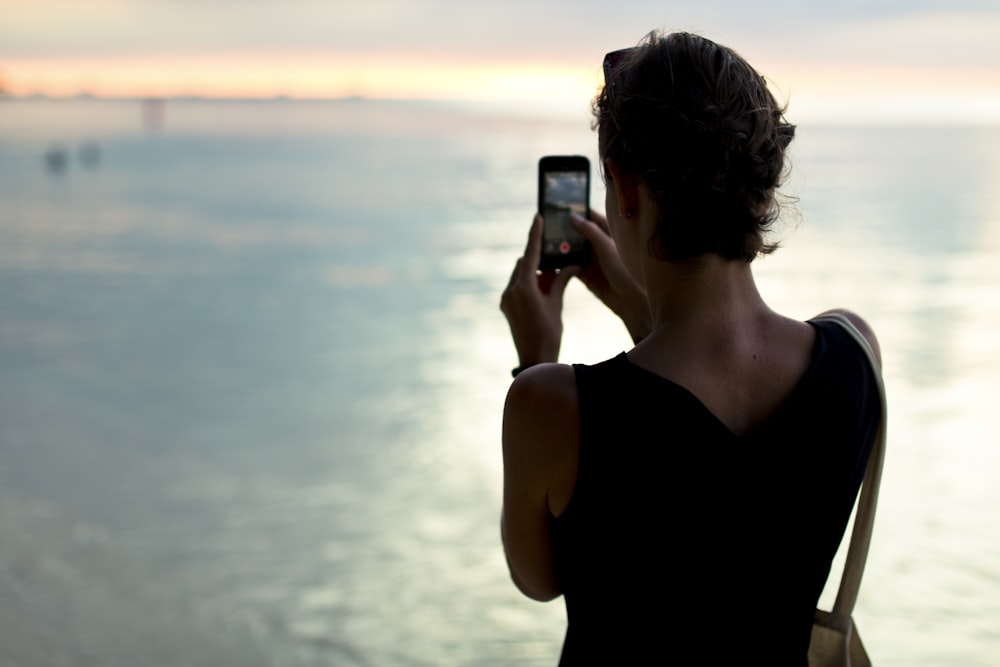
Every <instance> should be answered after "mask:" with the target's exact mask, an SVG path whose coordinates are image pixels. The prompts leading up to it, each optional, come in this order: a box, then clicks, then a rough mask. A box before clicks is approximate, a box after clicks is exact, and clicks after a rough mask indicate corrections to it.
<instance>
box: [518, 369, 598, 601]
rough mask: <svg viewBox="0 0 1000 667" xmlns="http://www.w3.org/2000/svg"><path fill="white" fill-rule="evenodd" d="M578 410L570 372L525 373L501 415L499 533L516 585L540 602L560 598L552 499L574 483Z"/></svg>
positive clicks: (545, 371) (570, 370) (558, 370)
mask: <svg viewBox="0 0 1000 667" xmlns="http://www.w3.org/2000/svg"><path fill="white" fill-rule="evenodd" d="M579 423H580V417H579V406H578V399H577V394H576V378H575V374H574V372H573V368H572V367H571V366H566V365H563V364H541V365H538V366H534V367H533V368H530V369H528V370H526V371H525V372H524V373H521V374H520V375H518V376H517V378H516V379H515V380H514V382H513V384H512V385H511V387H510V390H509V391H508V393H507V402H506V404H505V405H504V414H503V513H502V516H501V519H500V531H501V537H502V539H503V546H504V553H505V554H506V556H507V565H508V567H509V568H510V574H511V578H512V579H513V580H514V583H515V584H516V585H517V587H518V588H519V589H520V590H521V592H522V593H524V594H525V595H527V596H528V597H530V598H533V599H535V600H542V601H545V600H551V599H552V598H554V597H556V596H558V595H559V594H560V592H561V591H560V589H559V581H558V577H557V576H556V567H555V553H554V547H553V543H552V534H551V532H550V530H551V529H550V521H551V518H552V512H551V508H550V497H551V495H552V492H553V490H554V489H555V488H557V487H563V486H567V482H566V480H567V479H568V476H569V477H572V478H574V479H575V476H576V469H575V466H573V465H571V464H570V462H571V459H572V456H571V450H572V449H573V447H574V446H575V445H576V443H577V442H579V430H580V428H579Z"/></svg>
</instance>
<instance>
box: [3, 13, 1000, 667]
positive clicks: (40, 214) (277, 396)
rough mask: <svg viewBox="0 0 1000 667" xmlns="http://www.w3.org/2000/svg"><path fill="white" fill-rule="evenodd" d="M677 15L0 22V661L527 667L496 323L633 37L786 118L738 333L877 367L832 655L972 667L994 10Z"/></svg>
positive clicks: (535, 649) (573, 300)
mask: <svg viewBox="0 0 1000 667" xmlns="http://www.w3.org/2000/svg"><path fill="white" fill-rule="evenodd" d="M689 4H690V3H679V2H649V1H646V0H642V1H639V2H633V3H629V7H627V8H622V7H612V6H611V5H609V4H608V3H596V2H592V1H590V0H587V1H586V2H569V1H554V2H532V3H529V2H523V1H521V0H513V1H511V2H507V3H485V2H482V3H480V2H457V1H454V0H372V1H371V2H367V3H363V4H358V3H344V2H319V1H315V2H314V1H309V0H298V1H293V2H283V3H273V2H261V1H259V0H250V1H243V2H227V1H220V0H210V1H208V2H187V1H180V0H176V1H173V2H168V1H167V0H79V1H77V2H72V3H71V2H65V1H60V0H34V1H30V2H29V1H27V0H0V15H2V16H3V19H2V20H0V665H2V666H4V667H6V666H7V665H12V666H14V665H16V666H18V667H22V666H26V667H35V666H39V667H41V666H46V667H48V666H56V665H101V666H117V665H122V666H125V665H129V666H131V665H137V664H142V665H152V666H157V667H158V666H161V665H206V666H218V665H280V666H294V667H298V666H306V665H349V666H350V665H364V666H373V667H377V666H382V665H506V664H511V663H515V662H517V663H522V664H528V665H552V664H555V662H556V660H557V657H558V652H559V648H560V645H561V640H562V633H563V631H564V628H565V622H564V613H563V610H562V603H561V602H560V601H556V602H553V603H550V604H539V603H535V602H532V601H530V600H528V599H526V598H523V597H521V596H520V595H519V594H518V593H517V591H516V589H515V588H514V586H513V584H511V583H510V581H509V579H508V576H507V571H506V566H505V564H504V560H503V555H502V550H501V546H500V541H499V530H498V521H499V508H500V484H501V467H500V451H499V421H500V411H501V407H502V403H503V399H504V394H505V391H506V388H507V385H508V383H509V379H510V378H509V370H510V368H511V367H512V366H514V365H515V364H516V355H515V352H514V348H513V345H512V344H511V342H510V340H509V337H508V333H507V327H506V323H505V321H504V319H503V317H502V315H501V314H500V312H499V310H498V307H497V306H498V303H499V295H500V292H501V290H502V289H503V286H504V285H505V284H506V280H507V277H508V276H509V273H510V270H511V268H512V266H513V262H514V260H515V258H516V257H517V256H518V255H519V254H520V252H521V249H522V246H523V242H524V238H525V235H526V232H527V226H528V223H529V221H530V219H531V216H532V213H533V210H534V206H535V201H536V199H535V197H536V193H535V188H536V171H535V170H536V165H537V160H538V158H539V157H540V156H541V155H544V154H551V153H557V154H564V153H578V154H584V155H588V156H590V157H591V159H592V161H594V163H595V164H596V137H595V136H594V133H593V132H592V131H591V130H590V127H589V123H590V117H589V101H590V98H591V97H592V96H593V94H594V92H595V91H596V90H597V87H598V86H599V85H600V76H601V75H600V64H601V59H602V57H603V54H604V53H605V52H607V51H611V50H614V49H617V48H621V47H623V46H626V45H630V44H633V43H635V42H636V41H638V40H639V39H640V38H641V37H642V36H643V35H644V34H645V33H646V32H647V31H648V30H650V29H653V28H664V29H667V30H678V29H683V30H692V31H695V32H699V33H702V34H704V35H706V36H708V37H710V38H712V39H715V40H717V41H719V42H721V43H724V44H727V45H730V46H732V47H734V48H735V49H736V50H738V51H739V52H741V53H742V54H743V55H744V56H745V57H746V58H747V59H748V60H749V61H750V62H751V63H752V64H753V65H755V66H756V67H757V68H758V69H759V70H760V71H761V72H763V73H764V74H765V75H766V76H767V77H768V79H769V80H770V81H771V83H772V86H773V89H774V90H775V92H776V94H777V95H778V96H779V97H781V98H782V99H785V100H787V101H788V102H789V105H790V106H789V112H788V116H789V119H790V120H791V121H792V122H794V123H796V124H798V128H799V129H798V136H797V138H796V140H795V142H794V143H793V145H792V155H791V158H792V172H791V175H790V178H789V182H788V185H787V187H786V188H785V190H786V192H787V193H788V194H789V195H792V196H794V197H797V198H798V199H799V201H798V203H797V204H796V205H794V206H789V207H788V208H787V211H786V212H787V215H786V220H785V222H784V223H783V225H782V226H781V228H780V230H779V236H780V237H781V238H782V239H783V240H784V243H783V245H784V248H783V250H781V251H779V252H778V253H777V254H775V255H773V256H771V257H768V258H765V259H762V260H759V261H758V262H757V263H756V264H755V267H756V269H755V271H756V274H757V276H758V280H759V282H760V284H761V289H762V291H763V293H764V295H765V298H767V299H768V301H769V302H770V303H771V305H772V306H773V307H775V308H776V309H778V310H781V311H783V312H786V313H788V314H789V315H792V316H796V317H800V318H807V317H809V316H811V315H814V314H816V313H818V312H820V311H821V310H824V309H827V308H829V307H833V306H847V307H850V308H853V309H855V310H857V311H858V312H860V313H862V314H863V315H864V316H866V317H867V318H868V319H869V321H870V322H871V323H872V325H873V326H874V327H875V329H876V331H877V332H878V334H879V336H880V339H881V343H882V348H883V356H884V358H885V374H886V383H887V389H888V392H889V397H890V422H891V426H890V437H889V451H888V457H887V466H886V473H885V478H884V481H883V491H882V496H881V503H880V508H879V518H878V522H877V525H876V533H875V538H874V543H873V548H872V554H871V557H870V560H869V564H868V569H867V575H866V578H865V582H864V586H863V587H862V594H861V599H860V602H859V608H858V610H857V613H856V617H857V619H858V623H859V626H860V627H861V629H862V636H863V637H864V640H865V642H866V644H867V646H868V649H869V653H870V654H871V655H872V657H873V659H874V660H876V661H877V662H878V664H880V665H942V664H946V665H977V666H978V665H991V664H995V660H996V656H997V655H998V654H1000V623H998V620H1000V528H998V523H997V521H996V513H997V509H998V507H1000V485H998V484H997V482H996V480H997V479H998V478H1000V448H998V447H997V444H998V442H997V433H998V432H1000V417H998V415H997V411H996V409H995V406H994V403H995V399H996V396H997V395H998V390H1000V358H998V355H997V354H996V344H995V341H996V340H997V336H996V331H997V330H998V328H1000V299H998V298H997V279H998V277H1000V194H998V192H997V187H996V185H997V183H998V182H1000V46H998V42H997V40H996V35H997V34H1000V8H998V7H997V6H996V4H995V3H994V2H992V1H990V2H987V1H986V0H982V1H976V0H952V1H950V2H947V3H944V2H940V1H939V2H931V1H922V0H917V1H914V0H908V1H907V2H897V1H896V0H877V1H872V2H864V3H862V2H846V3H836V4H834V3H797V4H795V5H794V6H786V3H782V2H778V1H777V0H773V1H771V0H768V1H763V2H758V3H753V4H752V5H750V4H747V3H741V2H736V1H735V0H731V1H726V0H719V1H718V2H710V3H701V4H702V5H704V6H701V7H697V8H692V7H690V6H686V5H689ZM603 195H604V193H603V186H602V185H601V182H600V179H599V177H597V174H596V173H595V179H594V188H593V192H592V201H593V202H595V203H597V204H600V203H601V202H602V201H603ZM565 323H566V337H565V340H564V345H563V355H562V358H563V360H564V361H568V362H572V361H582V362H595V361H599V360H601V359H604V358H607V357H610V356H612V355H614V354H616V353H617V352H619V351H621V350H623V349H626V348H627V347H629V341H628V337H627V335H626V332H625V331H624V328H623V327H622V326H621V325H620V323H618V322H616V321H614V320H613V319H612V318H610V317H609V316H608V314H607V313H606V312H604V311H602V309H601V308H600V307H599V306H598V305H597V304H596V303H594V302H593V301H592V300H591V299H590V298H589V295H588V294H587V293H586V290H584V289H583V288H582V287H581V286H580V285H579V284H573V285H571V286H570V290H569V292H568V295H567V303H566V314H565ZM665 530H669V528H668V527H665ZM830 599H831V595H830V592H827V593H826V594H824V602H825V603H826V604H829V602H830ZM733 606H734V608H739V607H740V601H738V600H734V601H733ZM750 613H752V612H750Z"/></svg>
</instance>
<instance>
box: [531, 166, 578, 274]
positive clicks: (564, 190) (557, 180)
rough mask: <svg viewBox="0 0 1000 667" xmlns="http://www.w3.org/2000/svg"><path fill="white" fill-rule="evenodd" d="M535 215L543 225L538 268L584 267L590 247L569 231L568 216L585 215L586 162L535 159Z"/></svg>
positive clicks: (570, 225)
mask: <svg viewBox="0 0 1000 667" xmlns="http://www.w3.org/2000/svg"><path fill="white" fill-rule="evenodd" d="M538 212H539V213H541V215H542V220H543V221H544V223H545V224H544V231H543V233H542V258H541V261H540V262H539V265H538V268H539V269H541V270H542V271H556V270H559V269H561V268H563V267H565V266H586V265H587V262H588V261H589V260H590V244H589V243H588V242H587V240H586V239H585V238H583V237H582V236H580V234H579V232H577V231H576V229H574V228H573V225H572V224H571V223H570V214H571V213H576V214H577V215H579V216H580V217H582V218H586V217H588V215H589V212H590V160H588V159H587V158H585V157H583V156H582V155H546V156H545V157H543V158H542V159H541V160H539V161H538Z"/></svg>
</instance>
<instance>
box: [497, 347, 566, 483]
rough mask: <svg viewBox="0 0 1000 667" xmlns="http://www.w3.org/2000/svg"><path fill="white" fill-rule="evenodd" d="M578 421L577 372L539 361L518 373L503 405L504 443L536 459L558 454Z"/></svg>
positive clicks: (506, 446) (560, 365)
mask: <svg viewBox="0 0 1000 667" xmlns="http://www.w3.org/2000/svg"><path fill="white" fill-rule="evenodd" d="M578 422H579V399H578V397H577V392H576V374H575V373H574V371H573V367H572V366H567V365H565V364H539V365H537V366H533V367H531V368H529V369H527V370H525V371H524V372H522V373H521V374H519V375H518V376H517V377H516V378H515V379H514V382H513V383H512V384H511V386H510V389H509V390H508V391H507V401H506V403H505V404H504V416H503V445H504V450H505V451H507V450H508V449H509V448H527V449H528V450H529V451H530V452H531V455H532V458H535V459H536V463H540V462H541V461H539V460H538V458H540V457H543V456H545V455H556V456H558V454H559V452H558V451H554V450H557V449H559V445H560V444H561V443H564V442H565V441H567V437H566V436H567V435H571V434H572V431H573V430H575V429H574V428H573V427H575V426H576V425H577V424H578Z"/></svg>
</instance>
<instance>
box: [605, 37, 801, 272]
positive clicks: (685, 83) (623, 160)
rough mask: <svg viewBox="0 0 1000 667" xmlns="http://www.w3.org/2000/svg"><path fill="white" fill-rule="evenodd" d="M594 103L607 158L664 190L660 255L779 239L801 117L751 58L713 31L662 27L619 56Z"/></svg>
mask: <svg viewBox="0 0 1000 667" xmlns="http://www.w3.org/2000/svg"><path fill="white" fill-rule="evenodd" d="M593 107H594V125H595V127H596V128H597V129H598V137H599V139H598V142H599V150H600V155H601V159H602V161H603V160H604V159H606V158H611V159H612V160H613V161H614V162H615V164H616V165H618V168H619V169H620V170H623V171H625V172H629V173H632V174H634V175H637V176H639V177H640V178H641V179H642V180H643V181H645V183H646V184H647V185H649V186H650V188H651V189H652V191H653V193H654V194H655V196H656V200H657V203H658V205H659V207H660V210H659V213H660V222H659V224H658V226H657V231H656V234H655V235H654V237H653V239H652V240H651V247H650V252H651V253H652V254H653V256H655V257H658V258H660V259H664V260H684V259H690V258H692V257H696V256H698V255H701V254H705V253H717V254H719V255H722V256H723V257H725V258H727V259H742V260H744V261H746V262H750V261H752V260H753V259H754V258H755V257H756V256H757V255H758V254H766V253H769V252H772V251H773V250H775V249H776V248H777V244H775V243H767V242H765V239H764V234H765V232H767V231H768V230H769V229H770V227H771V225H772V224H773V223H774V221H775V220H776V219H777V217H778V205H777V202H776V201H775V192H776V189H777V188H778V186H779V185H780V184H781V180H782V178H783V176H784V165H785V157H784V154H785V148H787V146H788V144H789V143H790V142H791V140H792V137H793V136H794V134H795V127H794V126H793V125H790V124H789V123H787V122H786V121H785V119H784V108H782V107H780V106H779V105H778V103H777V101H776V100H775V98H774V96H773V95H772V94H771V92H770V91H769V90H768V89H767V84H766V82H765V81H764V78H763V77H762V76H761V75H760V74H758V73H757V72H756V71H755V70H754V69H753V68H752V67H750V65H749V64H748V63H747V62H746V61H745V60H743V58H741V57H740V56H739V55H737V54H736V53H735V52H733V51H732V50H731V49H728V48H726V47H724V46H720V45H718V44H716V43H714V42H712V41H710V40H708V39H705V38H704V37H699V36H697V35H692V34H688V33H672V34H669V35H663V34H661V33H657V32H653V33H650V34H649V35H648V36H647V37H646V38H645V39H644V40H643V41H642V42H641V43H640V44H639V45H638V46H636V47H635V48H634V49H631V50H630V51H628V52H627V53H625V54H624V55H622V56H621V57H620V58H619V59H618V61H617V63H616V64H615V66H614V68H613V71H612V72H610V76H609V77H608V80H607V81H606V82H605V85H604V88H603V89H602V90H601V91H600V93H599V94H598V95H597V97H596V98H595V99H594V103H593Z"/></svg>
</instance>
